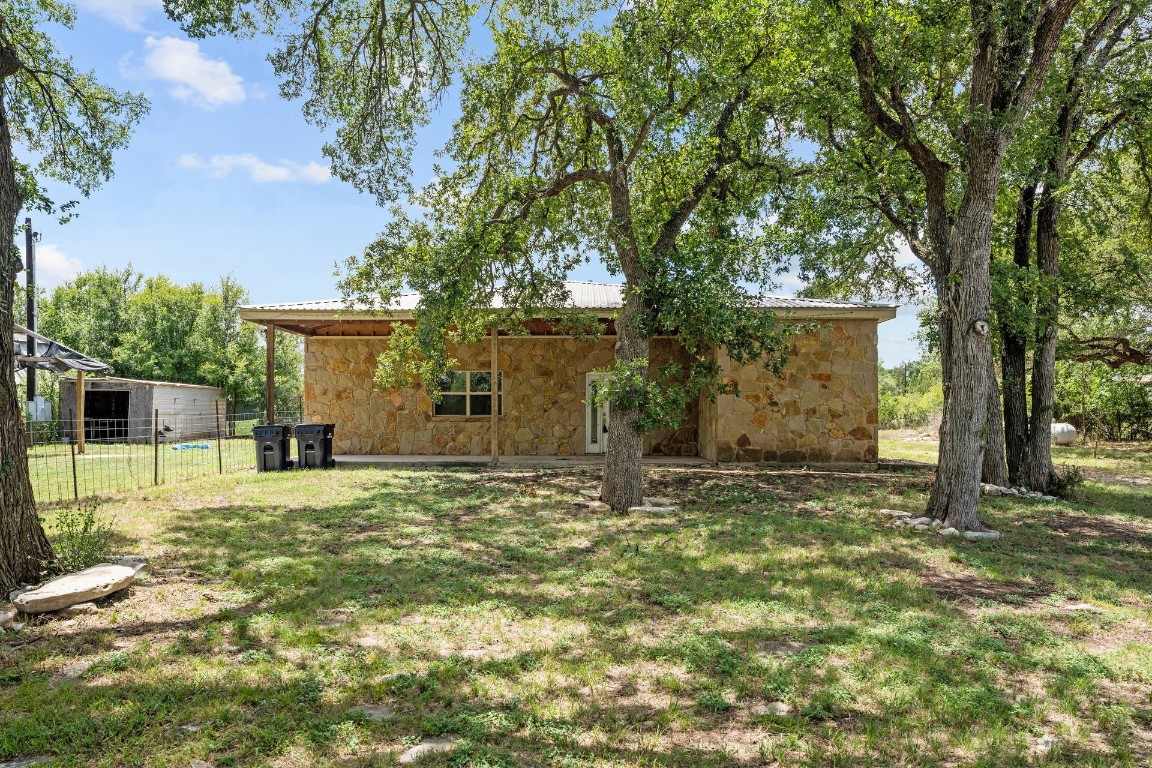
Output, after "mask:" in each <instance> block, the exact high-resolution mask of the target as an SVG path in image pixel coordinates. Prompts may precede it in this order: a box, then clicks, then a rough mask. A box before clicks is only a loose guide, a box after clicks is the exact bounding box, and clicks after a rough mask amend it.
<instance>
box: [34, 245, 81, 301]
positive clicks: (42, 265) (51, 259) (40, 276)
mask: <svg viewBox="0 0 1152 768" xmlns="http://www.w3.org/2000/svg"><path fill="white" fill-rule="evenodd" d="M82 269H84V265H83V264H81V263H80V261H79V260H77V259H74V258H72V257H71V256H68V255H67V254H65V253H64V252H63V251H61V250H60V248H59V247H57V246H56V245H53V244H52V243H40V244H38V245H37V246H36V285H38V286H40V287H41V288H43V289H45V290H49V291H50V290H52V289H53V288H55V287H56V286H58V285H60V284H61V283H66V282H68V281H69V280H71V279H72V278H74V277H76V275H78V274H80V271H81V270H82Z"/></svg>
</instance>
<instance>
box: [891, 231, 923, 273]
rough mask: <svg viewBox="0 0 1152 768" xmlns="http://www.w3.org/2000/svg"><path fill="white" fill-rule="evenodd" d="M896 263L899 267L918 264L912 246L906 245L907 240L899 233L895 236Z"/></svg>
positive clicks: (918, 261)
mask: <svg viewBox="0 0 1152 768" xmlns="http://www.w3.org/2000/svg"><path fill="white" fill-rule="evenodd" d="M896 243H897V245H896V265H897V266H900V267H916V266H919V265H920V259H918V258H916V254H914V253H912V246H910V245H908V241H907V240H905V239H904V238H903V237H901V236H900V235H897V236H896Z"/></svg>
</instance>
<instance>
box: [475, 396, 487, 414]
mask: <svg viewBox="0 0 1152 768" xmlns="http://www.w3.org/2000/svg"><path fill="white" fill-rule="evenodd" d="M472 415H473V416H491V415H492V395H472Z"/></svg>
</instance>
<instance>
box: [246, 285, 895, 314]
mask: <svg viewBox="0 0 1152 768" xmlns="http://www.w3.org/2000/svg"><path fill="white" fill-rule="evenodd" d="M564 287H565V288H567V289H568V292H569V293H570V294H571V296H572V299H571V301H570V302H569V304H568V306H570V307H572V308H574V309H619V308H620V307H622V306H624V301H623V288H624V286H622V285H619V284H614V283H591V282H582V281H569V282H566V283H564ZM419 303H420V294H419V293H402V294H400V295H399V296H397V297H396V299H395V300H394V301H393V302H392V304H391V305H389V306H388V307H387V308H377V309H379V310H381V311H387V312H411V311H412V310H414V309H416V308H417V307H418V306H419ZM758 306H760V307H762V308H764V309H783V310H788V309H799V310H821V309H824V310H841V311H851V310H861V309H864V310H895V309H896V307H897V306H898V305H896V304H880V303H873V302H858V301H828V300H824V299H802V298H797V297H793V296H762V297H760V304H759V305H758ZM499 307H500V302H499V301H497V302H496V303H495V308H497V309H498V308H499ZM240 309H241V310H242V311H244V312H247V313H253V314H255V313H264V312H286V313H296V312H299V313H312V312H315V313H317V314H331V313H358V312H369V311H372V308H371V307H367V306H364V305H362V304H352V305H349V304H348V303H346V302H345V301H344V300H343V299H327V300H322V301H300V302H294V303H288V304H251V305H248V306H244V307H241V308H240Z"/></svg>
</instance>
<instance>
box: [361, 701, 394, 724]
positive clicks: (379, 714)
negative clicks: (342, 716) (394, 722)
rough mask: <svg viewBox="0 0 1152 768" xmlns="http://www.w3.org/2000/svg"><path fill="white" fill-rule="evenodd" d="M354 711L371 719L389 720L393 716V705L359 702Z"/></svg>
mask: <svg viewBox="0 0 1152 768" xmlns="http://www.w3.org/2000/svg"><path fill="white" fill-rule="evenodd" d="M352 711H353V712H355V713H357V714H359V715H363V716H364V717H366V718H368V719H369V720H389V719H391V717H392V707H386V706H384V705H383V704H357V705H356V706H354V707H352Z"/></svg>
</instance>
